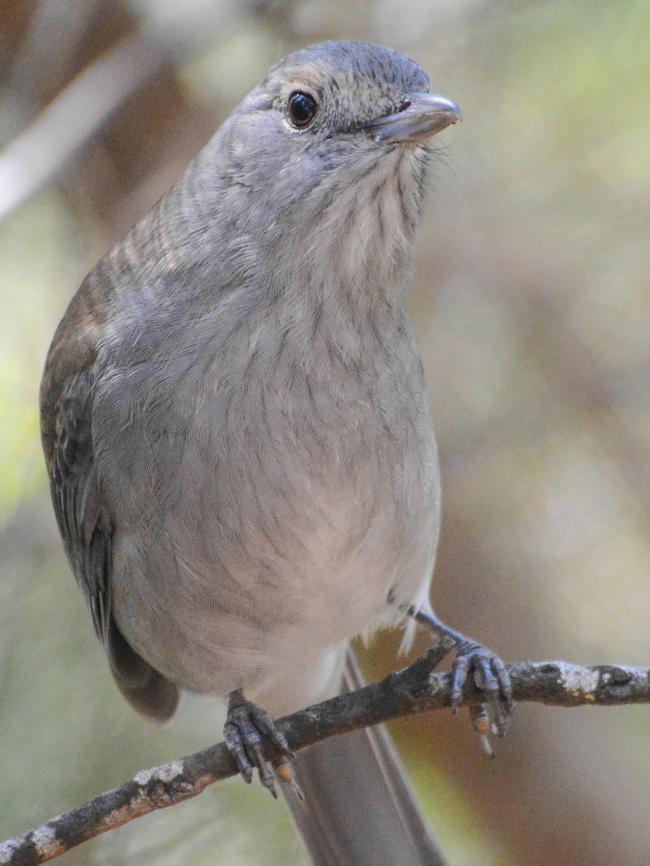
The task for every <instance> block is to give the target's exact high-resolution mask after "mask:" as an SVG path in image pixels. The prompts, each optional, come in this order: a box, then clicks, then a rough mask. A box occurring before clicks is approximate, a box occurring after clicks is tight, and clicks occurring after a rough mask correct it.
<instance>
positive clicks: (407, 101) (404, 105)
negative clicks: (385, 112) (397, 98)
mask: <svg viewBox="0 0 650 866" xmlns="http://www.w3.org/2000/svg"><path fill="white" fill-rule="evenodd" d="M410 105H411V100H410V99H403V100H402V101H401V102H400V104H399V105H398V107H397V110H398V111H406V109H407V108H409V107H410Z"/></svg>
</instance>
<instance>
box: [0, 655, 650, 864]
mask: <svg viewBox="0 0 650 866" xmlns="http://www.w3.org/2000/svg"><path fill="white" fill-rule="evenodd" d="M447 651H448V647H446V646H443V647H442V648H438V647H436V648H434V649H432V650H430V651H429V653H428V654H427V655H425V656H423V657H422V658H420V659H418V660H417V661H416V662H414V663H413V664H412V665H411V666H410V667H408V668H404V669H403V670H401V671H397V672H395V673H392V674H390V675H389V676H387V677H386V678H385V679H383V680H382V681H381V682H379V683H376V684H374V685H369V686H364V687H363V688H361V689H358V690H357V691H355V692H350V693H348V694H344V695H340V696H339V697H336V698H332V699H331V700H329V701H323V703H320V704H317V705H315V706H313V707H308V708H307V709H305V710H301V711H300V712H297V713H293V714H292V715H290V716H286V717H285V718H284V719H281V720H280V721H279V722H278V727H279V728H280V729H281V730H283V731H284V733H285V734H286V735H287V738H288V740H289V743H290V745H291V747H292V748H293V749H294V750H295V751H297V750H298V749H302V748H304V747H305V746H310V745H312V744H313V743H317V742H319V741H320V740H325V739H327V737H332V736H335V735H336V734H343V733H346V732H348V731H353V730H357V729H359V728H365V727H368V726H370V725H376V724H379V723H381V722H388V721H391V720H392V719H397V718H401V717H404V716H411V715H415V714H418V713H426V712H429V711H431V710H440V709H443V708H445V707H448V706H449V690H450V689H449V687H450V678H449V674H440V673H438V674H436V673H432V670H433V668H434V667H435V666H436V664H438V662H439V661H440V659H441V657H442V656H443V655H444V654H445V653H446V652H447ZM508 670H509V672H510V676H511V678H512V684H513V691H514V697H515V699H516V700H517V701H534V702H537V703H544V704H553V705H555V706H561V707H577V706H583V705H592V706H593V705H600V706H618V705H621V704H639V703H650V669H649V668H636V667H622V666H620V665H599V666H596V667H581V666H579V665H572V664H569V663H568V662H560V661H554V662H521V663H519V664H515V665H510V666H509V667H508ZM480 701H481V696H480V693H479V692H478V690H476V689H475V688H474V687H473V686H468V687H467V688H466V689H465V693H464V696H463V704H464V705H472V704H474V705H475V704H477V703H480ZM234 775H236V770H235V767H234V764H233V762H232V759H231V757H230V754H229V752H228V750H227V748H226V746H225V744H224V743H219V744H218V745H216V746H212V747H211V748H209V749H204V750H203V751H201V752H196V753H195V754H194V755H189V756H188V757H185V758H180V759H178V760H176V761H172V762H171V763H169V764H163V765H162V766H159V767H154V768H152V769H150V770H141V771H140V772H139V773H137V774H136V775H135V776H134V777H133V778H132V779H131V780H130V781H129V782H126V784H124V785H121V786H120V787H118V788H113V789H112V790H111V791H107V792H106V793H104V794H100V795H99V796H98V797H95V799H94V800H91V801H90V802H88V803H86V804H84V805H83V806H80V807H79V808H78V809H73V810H72V811H70V812H66V813H65V814H63V815H59V816H58V817H57V818H53V819H52V820H51V821H48V822H47V823H46V824H43V825H42V826H41V827H38V828H36V829H34V830H30V831H29V832H27V833H25V834H23V835H22V836H17V837H16V838H14V839H9V840H7V841H6V842H4V843H3V844H1V845H0V866H35V864H38V863H45V862H46V861H47V860H52V859H53V858H55V857H58V856H59V855H61V854H63V853H65V852H66V851H68V850H69V849H70V848H73V847H74V846H75V845H79V844H80V843H81V842H85V841H86V840H88V839H92V838H93V837H94V836H98V835H100V834H101V833H106V832H107V831H108V830H113V829H115V828H116V827H120V826H122V825H123V824H127V823H128V822H129V821H132V820H133V819H134V818H139V817H141V816H142V815H146V814H147V813H149V812H153V811H154V810H156V809H164V808H166V807H167V806H173V805H175V804H176V803H181V802H182V801H183V800H188V799H190V798H191V797H195V796H196V795H197V794H200V793H201V791H203V789H204V788H206V787H207V786H208V785H211V784H213V783H214V782H218V781H220V780H221V779H227V778H228V777H230V776H234Z"/></svg>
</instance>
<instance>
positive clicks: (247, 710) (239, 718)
mask: <svg viewBox="0 0 650 866" xmlns="http://www.w3.org/2000/svg"><path fill="white" fill-rule="evenodd" d="M223 733H224V738H225V741H226V745H227V746H228V749H229V751H230V754H231V755H232V757H233V759H234V761H235V763H236V764H237V768H238V770H239V773H240V775H241V777H242V778H243V780H244V781H245V782H246V783H247V784H250V782H251V780H252V778H253V770H254V768H255V767H257V771H258V773H259V777H260V781H261V783H262V784H263V785H264V787H265V788H266V789H267V790H268V791H269V792H270V793H271V794H272V795H273V797H275V798H277V796H278V795H277V792H276V790H275V781H274V774H273V769H272V767H271V764H270V762H269V761H267V760H266V758H265V757H264V741H265V740H266V741H268V742H269V743H270V744H271V745H272V746H273V747H274V749H275V750H276V751H279V752H281V753H282V757H281V758H280V760H279V761H278V765H277V770H278V776H279V778H280V779H281V780H282V781H283V782H286V783H287V784H289V786H290V787H292V788H293V789H294V790H297V792H299V791H300V789H299V788H298V786H297V783H296V781H295V774H294V772H293V766H292V765H291V760H290V759H293V758H295V755H294V753H293V752H292V751H291V749H290V748H289V744H288V742H287V739H286V737H285V735H284V734H283V733H282V731H280V730H278V728H277V727H276V726H275V722H274V721H273V719H272V718H271V717H270V716H269V714H268V713H267V712H265V711H264V710H262V709H261V708H260V707H258V706H256V704H254V703H252V702H251V701H247V700H246V699H245V698H244V696H243V695H242V693H241V691H239V690H237V691H235V692H232V694H231V695H230V702H229V704H228V716H227V719H226V723H225V725H224V728H223Z"/></svg>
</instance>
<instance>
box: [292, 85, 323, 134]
mask: <svg viewBox="0 0 650 866" xmlns="http://www.w3.org/2000/svg"><path fill="white" fill-rule="evenodd" d="M316 107H317V106H316V100H315V99H314V97H313V96H310V95H309V94H308V93H301V92H300V91H299V90H297V91H296V92H295V93H292V94H291V96H290V97H289V120H290V121H291V123H292V125H293V126H297V127H298V129H304V127H305V126H309V124H310V123H311V122H312V120H313V119H314V117H315V115H316Z"/></svg>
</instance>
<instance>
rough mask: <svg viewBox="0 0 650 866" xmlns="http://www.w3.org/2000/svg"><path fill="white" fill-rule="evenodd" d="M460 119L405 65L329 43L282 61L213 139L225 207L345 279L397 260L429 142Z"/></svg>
mask: <svg viewBox="0 0 650 866" xmlns="http://www.w3.org/2000/svg"><path fill="white" fill-rule="evenodd" d="M459 119H460V110H459V108H458V107H457V106H456V105H455V104H454V103H453V102H451V101H450V100H448V99H446V98H444V97H442V96H439V95H437V94H433V93H431V87H430V82H429V78H428V76H427V75H426V73H425V72H424V71H423V70H422V69H421V68H420V66H418V64H417V63H415V62H414V61H413V60H411V59H410V58H408V57H406V56H405V55H403V54H400V53H398V52H397V51H393V50H391V49H388V48H383V47H381V46H379V45H373V44H369V43H361V42H347V41H346V42H324V43H321V44H318V45H313V46H311V47H309V48H305V49H303V50H301V51H297V52H295V53H294V54H291V55H289V56H287V57H285V58H284V59H283V60H281V61H280V62H279V63H277V64H276V65H275V66H274V67H273V68H272V69H271V70H270V71H269V73H268V74H267V75H266V77H265V78H264V80H263V81H262V82H261V83H260V84H259V85H258V86H257V87H256V88H255V89H254V90H253V91H252V92H251V93H250V94H249V95H248V96H247V97H246V98H245V99H244V101H243V102H242V103H241V104H240V105H239V106H238V108H236V109H235V111H234V112H233V114H232V115H231V117H230V118H229V120H228V121H227V122H226V124H224V126H223V127H222V130H221V131H220V133H219V134H218V136H217V138H216V139H215V141H216V143H217V145H218V150H219V152H220V154H221V155H222V156H223V158H224V161H223V163H222V178H223V181H224V189H223V192H224V196H225V198H224V204H225V206H226V207H227V208H229V209H230V212H231V213H232V215H233V217H234V218H235V219H236V221H237V223H238V225H240V226H241V228H242V230H244V231H246V232H248V233H250V235H251V236H253V235H254V236H255V237H256V238H257V239H258V240H260V239H261V237H264V238H265V239H266V241H267V242H268V246H267V249H269V248H275V249H277V245H278V244H281V245H282V247H283V248H284V249H286V250H287V252H288V255H290V256H292V257H294V258H295V256H296V254H297V251H296V248H295V243H294V242H295V241H298V242H299V243H300V244H301V249H302V250H305V248H306V247H308V248H309V249H310V250H311V256H310V257H308V259H309V260H311V261H313V260H314V258H316V259H322V258H326V259H327V258H329V259H331V258H332V257H335V258H336V259H337V260H338V261H340V262H341V263H342V267H343V268H344V269H345V270H346V273H345V274H343V276H344V278H346V279H350V278H353V274H351V273H350V270H351V269H353V268H355V267H357V266H358V265H359V263H362V265H364V266H365V267H366V271H367V270H368V268H370V269H371V270H373V269H375V267H383V269H384V271H385V269H386V267H389V266H390V265H391V263H393V264H394V263H396V262H398V261H399V260H401V259H404V257H405V254H406V253H407V252H408V249H409V248H410V245H411V242H412V237H413V232H414V229H415V226H416V224H417V221H418V217H419V211H420V201H421V197H422V189H423V180H424V175H425V169H426V163H427V156H428V151H429V147H428V142H429V140H430V138H431V137H432V136H433V135H435V134H436V133H438V132H440V131H441V130H443V129H444V128H445V127H447V126H449V125H450V124H452V123H455V122H456V121H457V120H459Z"/></svg>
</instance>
